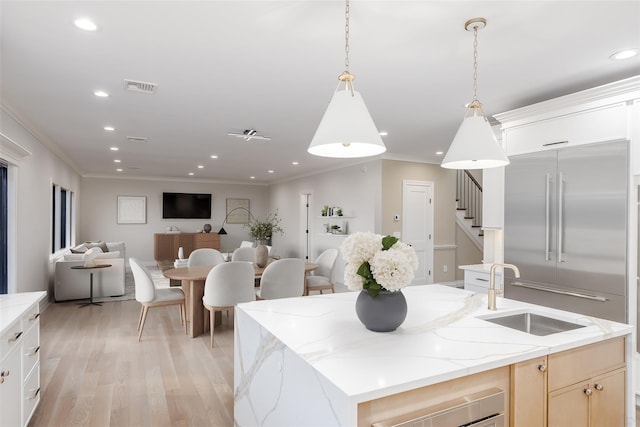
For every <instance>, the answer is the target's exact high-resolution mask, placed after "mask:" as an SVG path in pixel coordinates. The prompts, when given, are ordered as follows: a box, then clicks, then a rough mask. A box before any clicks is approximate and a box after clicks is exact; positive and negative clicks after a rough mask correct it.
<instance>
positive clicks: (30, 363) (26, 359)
mask: <svg viewBox="0 0 640 427" xmlns="http://www.w3.org/2000/svg"><path fill="white" fill-rule="evenodd" d="M32 326H33V327H32V328H31V329H29V330H28V331H27V332H26V333H25V334H24V338H23V340H24V341H23V342H22V378H26V377H27V375H29V373H30V372H31V370H32V369H33V367H34V366H35V364H36V363H38V361H39V360H40V344H39V342H40V325H32Z"/></svg>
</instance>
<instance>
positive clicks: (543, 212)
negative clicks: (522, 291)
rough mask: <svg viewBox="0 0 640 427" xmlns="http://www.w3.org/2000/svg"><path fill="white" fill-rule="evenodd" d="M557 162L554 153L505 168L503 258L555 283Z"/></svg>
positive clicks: (513, 159)
mask: <svg viewBox="0 0 640 427" xmlns="http://www.w3.org/2000/svg"><path fill="white" fill-rule="evenodd" d="M556 159H557V154H556V151H555V150H554V151H543V152H539V153H532V154H523V155H520V156H512V157H510V159H509V160H510V161H511V164H510V165H508V166H506V167H505V220H504V259H505V262H508V263H511V264H515V265H517V266H518V268H519V269H520V274H521V276H522V277H523V278H525V279H527V280H531V281H535V282H542V283H555V281H556V246H555V244H556V242H557V235H556V233H555V230H556V214H555V212H556V211H557V207H556V189H557V186H556V162H557V160H556ZM506 292H507V294H506V296H507V297H509V298H510V296H509V293H508V292H509V289H508V288H506Z"/></svg>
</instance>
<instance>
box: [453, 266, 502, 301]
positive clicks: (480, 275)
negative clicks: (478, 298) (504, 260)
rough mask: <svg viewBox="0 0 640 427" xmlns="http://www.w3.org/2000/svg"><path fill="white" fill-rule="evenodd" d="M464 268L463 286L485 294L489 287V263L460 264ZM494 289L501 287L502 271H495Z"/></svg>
mask: <svg viewBox="0 0 640 427" xmlns="http://www.w3.org/2000/svg"><path fill="white" fill-rule="evenodd" d="M458 268H460V269H461V270H464V288H465V289H466V290H468V291H473V292H478V293H483V294H486V293H487V291H488V289H489V280H490V271H491V264H471V265H461V266H460V267H458ZM496 289H502V272H497V271H496Z"/></svg>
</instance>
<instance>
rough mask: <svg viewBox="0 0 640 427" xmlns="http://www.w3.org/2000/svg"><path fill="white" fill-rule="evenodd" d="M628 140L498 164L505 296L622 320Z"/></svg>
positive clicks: (624, 310)
mask: <svg viewBox="0 0 640 427" xmlns="http://www.w3.org/2000/svg"><path fill="white" fill-rule="evenodd" d="M627 156H628V144H627V142H626V141H619V142H610V143H602V144H590V145H583V146H577V147H567V148H559V149H555V150H548V151H543V152H537V153H531V154H523V155H519V156H512V157H510V161H511V164H510V165H509V166H507V167H506V168H505V225H504V259H505V262H508V263H511V264H515V265H517V266H518V267H519V268H520V273H521V278H520V279H515V278H513V276H511V277H509V275H508V274H505V279H504V283H505V296H506V297H507V298H512V299H517V300H521V301H527V302H532V303H535V304H540V305H544V306H548V307H554V308H558V309H562V310H568V311H573V312H577V313H584V314H587V315H591V316H596V317H601V318H605V319H610V320H615V321H619V322H626V321H627V320H628V314H627V295H628V293H627V214H628V179H629V178H628V177H629V173H628V161H627Z"/></svg>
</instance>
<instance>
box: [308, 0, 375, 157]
mask: <svg viewBox="0 0 640 427" xmlns="http://www.w3.org/2000/svg"><path fill="white" fill-rule="evenodd" d="M345 21H346V23H345V27H344V34H345V46H344V51H345V60H344V64H345V71H344V72H343V73H342V74H341V75H340V76H338V80H340V82H339V83H338V87H337V88H336V91H335V93H334V94H333V98H331V102H329V106H328V107H327V110H326V111H325V113H324V116H323V117H322V120H321V121H320V125H318V129H317V130H316V133H315V135H314V136H313V139H312V140H311V144H309V148H308V149H307V151H308V152H309V153H311V154H313V155H316V156H322V157H338V158H354V157H368V156H375V155H377V154H382V153H384V152H385V151H386V150H387V148H386V147H385V146H384V142H382V138H381V137H380V134H379V132H378V129H377V128H376V125H375V124H374V123H373V119H372V118H371V115H370V114H369V110H367V106H366V105H365V104H364V100H363V99H362V96H361V95H360V93H358V92H356V91H355V90H354V89H353V80H354V79H355V76H354V75H353V74H351V73H350V72H349V0H346V9H345ZM343 84H344V90H340V87H341V86H342V85H343Z"/></svg>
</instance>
